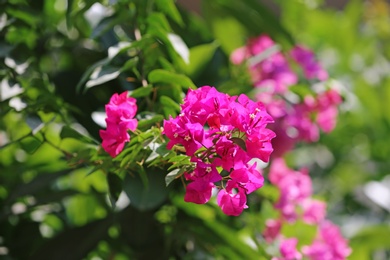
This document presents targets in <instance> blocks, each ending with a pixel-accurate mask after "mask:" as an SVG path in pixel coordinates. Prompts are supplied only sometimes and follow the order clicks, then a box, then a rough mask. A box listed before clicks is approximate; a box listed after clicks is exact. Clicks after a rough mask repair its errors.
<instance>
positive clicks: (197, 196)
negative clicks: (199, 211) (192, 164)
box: [184, 180, 214, 204]
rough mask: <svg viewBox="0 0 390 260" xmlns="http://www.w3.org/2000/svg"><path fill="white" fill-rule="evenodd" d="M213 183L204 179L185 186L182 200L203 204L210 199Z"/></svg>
mask: <svg viewBox="0 0 390 260" xmlns="http://www.w3.org/2000/svg"><path fill="white" fill-rule="evenodd" d="M213 188H214V184H213V183H212V182H208V181H204V180H196V181H193V182H191V183H190V184H188V185H187V187H186V194H185V196H184V201H186V202H193V203H196V204H204V203H206V202H208V201H209V200H210V197H211V193H212V189H213Z"/></svg>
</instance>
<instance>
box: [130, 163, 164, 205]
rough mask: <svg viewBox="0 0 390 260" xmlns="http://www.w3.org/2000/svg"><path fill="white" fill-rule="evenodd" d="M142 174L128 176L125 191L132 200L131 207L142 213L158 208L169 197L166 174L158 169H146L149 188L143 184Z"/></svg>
mask: <svg viewBox="0 0 390 260" xmlns="http://www.w3.org/2000/svg"><path fill="white" fill-rule="evenodd" d="M140 174H142V173H135V174H134V176H131V175H129V174H128V175H126V177H125V180H124V191H125V192H126V194H127V196H128V197H129V199H130V205H132V206H134V207H135V208H137V209H139V210H141V211H145V210H150V209H153V208H156V207H157V206H159V205H160V204H161V203H162V202H163V201H164V200H165V199H166V197H167V189H166V186H165V180H164V178H165V176H164V175H165V174H164V172H163V171H161V170H159V169H156V168H148V169H146V177H147V178H148V183H149V184H148V185H147V186H145V185H144V184H143V181H142V179H141V176H140Z"/></svg>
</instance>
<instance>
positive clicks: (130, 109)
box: [99, 91, 138, 158]
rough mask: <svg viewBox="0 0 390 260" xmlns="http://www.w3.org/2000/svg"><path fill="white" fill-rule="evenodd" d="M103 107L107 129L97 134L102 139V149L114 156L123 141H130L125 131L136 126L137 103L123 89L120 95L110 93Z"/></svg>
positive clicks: (122, 146) (120, 148) (118, 151)
mask: <svg viewBox="0 0 390 260" xmlns="http://www.w3.org/2000/svg"><path fill="white" fill-rule="evenodd" d="M105 108H106V116H107V118H106V123H107V129H106V130H100V131H99V134H100V137H101V138H102V140H103V142H102V147H103V149H104V150H105V151H106V152H107V153H109V154H110V156H111V157H113V158H114V157H116V156H117V155H118V154H119V153H120V152H121V151H122V150H123V148H124V146H125V143H126V142H129V141H130V135H129V134H128V133H127V131H128V130H131V131H134V130H135V129H136V128H137V125H138V121H137V120H136V119H134V116H135V114H136V113H137V105H136V100H135V99H134V98H132V97H128V92H127V91H125V92H123V93H122V94H120V95H118V94H117V93H115V94H114V95H112V97H111V98H110V102H109V103H108V104H107V105H106V106H105Z"/></svg>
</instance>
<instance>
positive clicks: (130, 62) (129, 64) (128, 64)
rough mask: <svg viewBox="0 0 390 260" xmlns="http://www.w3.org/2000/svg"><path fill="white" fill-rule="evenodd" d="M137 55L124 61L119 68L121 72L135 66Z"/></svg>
mask: <svg viewBox="0 0 390 260" xmlns="http://www.w3.org/2000/svg"><path fill="white" fill-rule="evenodd" d="M138 61H139V59H138V57H133V58H131V59H129V60H128V61H126V63H125V64H124V65H123V66H122V68H121V69H120V71H121V72H123V71H127V70H130V69H133V68H135V67H136V66H137V64H138Z"/></svg>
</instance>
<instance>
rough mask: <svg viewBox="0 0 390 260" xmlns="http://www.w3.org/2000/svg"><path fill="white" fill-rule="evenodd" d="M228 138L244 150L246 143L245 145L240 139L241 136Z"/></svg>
mask: <svg viewBox="0 0 390 260" xmlns="http://www.w3.org/2000/svg"><path fill="white" fill-rule="evenodd" d="M230 140H232V141H233V143H235V144H236V145H238V146H239V147H241V149H242V150H244V151H246V145H245V141H244V140H242V139H241V138H238V137H232V138H230Z"/></svg>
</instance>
